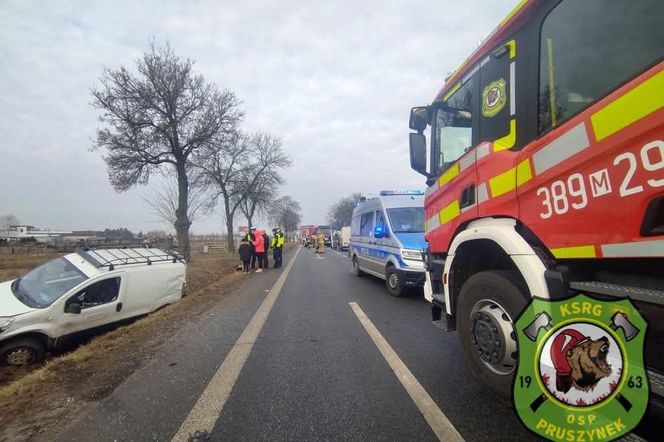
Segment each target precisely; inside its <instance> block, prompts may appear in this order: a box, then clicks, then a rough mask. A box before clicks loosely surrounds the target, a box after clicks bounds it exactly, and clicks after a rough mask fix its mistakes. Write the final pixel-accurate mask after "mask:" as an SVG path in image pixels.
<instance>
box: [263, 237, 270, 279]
mask: <svg viewBox="0 0 664 442" xmlns="http://www.w3.org/2000/svg"><path fill="white" fill-rule="evenodd" d="M263 243H264V244H265V254H264V255H263V269H265V270H267V269H268V268H269V267H270V261H269V259H268V255H267V251H268V250H269V249H270V237H269V236H268V234H267V231H266V230H263Z"/></svg>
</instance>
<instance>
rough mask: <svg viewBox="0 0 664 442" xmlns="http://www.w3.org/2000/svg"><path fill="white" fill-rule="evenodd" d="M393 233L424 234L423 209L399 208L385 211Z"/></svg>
mask: <svg viewBox="0 0 664 442" xmlns="http://www.w3.org/2000/svg"><path fill="white" fill-rule="evenodd" d="M387 217H388V218H389V219H390V224H391V225H392V231H393V232H394V233H421V232H424V208H423V207H399V208H396V209H387Z"/></svg>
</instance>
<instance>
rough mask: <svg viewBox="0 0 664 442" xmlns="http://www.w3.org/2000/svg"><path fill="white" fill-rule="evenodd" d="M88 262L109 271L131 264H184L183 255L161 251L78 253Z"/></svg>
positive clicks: (86, 251) (100, 250)
mask: <svg viewBox="0 0 664 442" xmlns="http://www.w3.org/2000/svg"><path fill="white" fill-rule="evenodd" d="M77 253H78V254H79V255H80V256H82V257H83V258H84V259H85V260H86V261H88V262H89V263H90V264H92V265H93V266H95V267H97V268H102V267H108V270H109V271H112V270H115V267H116V266H119V265H120V266H122V265H130V264H147V265H152V263H155V262H167V261H171V262H173V263H175V262H178V261H180V262H182V260H183V259H184V258H183V257H182V256H181V255H178V254H177V253H175V252H173V251H163V250H160V249H146V248H132V249H87V248H86V249H83V250H80V251H78V252H77Z"/></svg>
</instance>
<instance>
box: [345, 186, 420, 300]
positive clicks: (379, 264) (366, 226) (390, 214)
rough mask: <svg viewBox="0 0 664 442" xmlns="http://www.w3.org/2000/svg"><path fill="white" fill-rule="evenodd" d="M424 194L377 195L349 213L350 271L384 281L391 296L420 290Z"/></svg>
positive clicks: (411, 192)
mask: <svg viewBox="0 0 664 442" xmlns="http://www.w3.org/2000/svg"><path fill="white" fill-rule="evenodd" d="M425 248H426V243H425V242H424V192H421V191H413V190H411V191H403V192H400V191H385V190H384V191H381V192H380V196H378V197H376V198H371V199H368V200H365V201H364V202H361V203H359V204H358V206H357V207H355V210H354V211H353V220H352V223H351V239H350V256H351V258H352V262H353V271H354V272H355V274H356V275H358V276H361V275H362V274H363V273H368V274H370V275H373V276H376V277H378V278H382V279H384V280H385V283H386V284H385V285H386V286H387V290H388V291H389V292H390V294H392V295H393V296H401V295H403V294H404V292H405V289H406V288H407V287H414V286H423V285H424V283H425V271H424V270H425V269H424V264H423V262H422V250H424V249H425Z"/></svg>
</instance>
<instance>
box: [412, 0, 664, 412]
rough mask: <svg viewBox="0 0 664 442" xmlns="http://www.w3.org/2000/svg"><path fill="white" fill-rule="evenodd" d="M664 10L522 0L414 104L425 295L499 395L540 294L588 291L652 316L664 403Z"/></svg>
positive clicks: (655, 378)
mask: <svg viewBox="0 0 664 442" xmlns="http://www.w3.org/2000/svg"><path fill="white" fill-rule="evenodd" d="M662 17H664V2H662V1H661V0H643V1H638V2H634V1H629V0H612V1H605V0H584V1H574V0H562V1H560V0H559V1H544V0H525V1H522V2H521V3H520V4H519V6H517V8H516V9H515V10H514V11H513V12H512V13H510V14H509V15H508V16H507V17H506V18H505V19H504V20H503V21H502V22H501V23H500V25H499V26H498V28H497V29H496V30H495V31H494V32H493V33H492V34H491V35H490V36H489V37H488V38H487V39H486V40H485V41H484V42H483V44H482V45H481V46H480V47H479V48H478V49H477V50H476V51H475V52H474V53H473V54H471V55H470V57H469V58H468V59H467V60H466V61H465V62H464V63H463V64H462V65H461V66H460V67H459V68H458V69H457V70H456V71H454V72H453V73H452V74H451V75H450V76H449V77H448V78H447V79H446V82H445V85H444V86H443V88H442V90H441V91H440V92H439V93H438V94H437V95H436V96H435V98H434V100H433V102H432V103H431V104H430V105H428V106H422V107H416V108H413V109H412V111H411V115H410V129H411V130H413V131H415V132H411V133H410V161H411V167H412V168H413V169H415V170H416V171H418V172H419V173H421V174H423V175H425V176H426V178H427V184H428V189H427V194H426V199H425V212H426V217H427V222H426V239H427V241H428V254H427V265H428V275H427V277H428V284H427V289H426V297H427V299H429V300H430V301H431V303H432V312H433V319H434V321H435V322H436V323H437V324H438V325H440V326H442V327H443V328H445V329H447V330H455V329H456V330H457V331H458V335H459V338H460V340H461V344H462V347H463V351H464V354H465V357H466V359H467V361H468V365H469V367H470V369H471V371H472V373H473V374H474V376H475V377H476V378H477V379H478V380H479V381H480V382H481V383H483V384H484V385H485V386H487V387H488V388H489V389H490V390H492V391H493V392H494V393H497V394H498V395H500V396H503V397H509V396H510V389H511V384H512V379H513V375H514V370H515V364H516V362H517V342H516V339H515V335H514V332H513V321H514V319H515V318H516V317H517V316H518V315H519V313H520V312H521V311H522V310H523V308H524V307H525V306H526V304H527V302H528V299H529V298H530V297H531V296H538V297H543V298H550V299H560V298H565V297H568V296H571V295H573V294H575V293H579V292H583V293H587V294H591V295H596V296H600V297H601V296H606V297H609V298H611V297H624V296H629V297H630V298H631V299H632V300H633V301H635V303H636V305H637V306H638V307H639V310H640V311H641V313H642V314H643V316H644V317H645V318H646V319H647V320H648V321H649V328H648V331H647V340H646V360H647V362H648V365H649V378H650V385H651V391H652V392H653V393H654V395H653V403H655V406H654V407H651V409H655V408H656V409H658V410H659V411H660V412H661V411H662V409H663V408H661V407H662V405H661V404H662V402H661V401H660V400H661V396H662V393H663V392H664V388H663V386H664V382H663V379H664V377H663V376H662V374H664V351H663V350H664V62H663V61H662V60H663V59H664V26H662V23H661V19H662ZM448 37H449V38H448V41H449V42H452V41H453V40H454V36H453V35H452V36H448ZM428 127H430V130H429V129H427V128H428ZM425 131H426V133H427V135H429V143H428V144H427V142H426V135H425ZM657 396H659V399H657ZM658 407H659V408H658Z"/></svg>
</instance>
